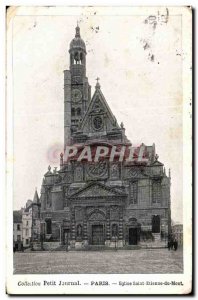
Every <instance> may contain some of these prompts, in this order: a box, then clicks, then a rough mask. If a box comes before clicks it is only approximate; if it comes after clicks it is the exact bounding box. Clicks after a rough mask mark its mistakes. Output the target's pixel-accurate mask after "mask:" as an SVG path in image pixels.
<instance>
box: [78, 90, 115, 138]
mask: <svg viewBox="0 0 198 300" xmlns="http://www.w3.org/2000/svg"><path fill="white" fill-rule="evenodd" d="M97 126H98V127H97ZM112 129H118V130H120V127H119V125H118V123H117V121H116V118H115V116H114V115H113V113H112V111H111V109H110V107H109V106H108V104H107V102H106V100H105V98H104V96H103V94H102V92H101V90H100V89H96V91H95V93H94V95H93V98H92V100H91V102H90V104H89V106H88V108H87V112H86V114H85V115H84V117H83V120H82V121H81V123H80V124H79V131H80V132H83V133H93V132H94V133H96V134H97V133H98V132H105V131H111V130H112Z"/></svg>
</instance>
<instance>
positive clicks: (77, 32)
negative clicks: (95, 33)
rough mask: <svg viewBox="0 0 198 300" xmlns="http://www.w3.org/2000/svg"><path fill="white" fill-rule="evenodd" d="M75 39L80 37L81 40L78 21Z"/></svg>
mask: <svg viewBox="0 0 198 300" xmlns="http://www.w3.org/2000/svg"><path fill="white" fill-rule="evenodd" d="M75 37H76V38H77V37H79V38H80V27H79V26H78V21H77V26H76V34H75Z"/></svg>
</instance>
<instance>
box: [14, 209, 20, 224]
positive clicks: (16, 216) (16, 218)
mask: <svg viewBox="0 0 198 300" xmlns="http://www.w3.org/2000/svg"><path fill="white" fill-rule="evenodd" d="M13 222H14V223H22V211H21V210H14V211H13Z"/></svg>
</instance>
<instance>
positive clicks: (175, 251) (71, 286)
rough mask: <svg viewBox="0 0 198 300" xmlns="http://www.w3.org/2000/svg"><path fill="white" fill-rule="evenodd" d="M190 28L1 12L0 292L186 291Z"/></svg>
mask: <svg viewBox="0 0 198 300" xmlns="http://www.w3.org/2000/svg"><path fill="white" fill-rule="evenodd" d="M191 27H192V9H191V8H190V7H165V6H161V7H97V6H96V7H94V6H92V7H88V6H87V7H83V6H78V7H77V6H76V7H71V6H68V7H56V6H55V7H38V6H35V7H22V6H21V7H9V8H8V10H7V73H8V79H7V116H8V118H7V119H8V123H9V125H7V139H8V142H7V150H8V151H7V153H8V154H7V169H8V171H9V172H8V183H9V182H10V185H9V191H8V193H7V198H8V200H7V201H8V220H9V221H8V222H7V223H9V224H7V226H8V231H9V238H8V254H7V258H8V260H9V264H8V270H7V272H8V276H7V290H8V293H9V294H56V293H58V294H115V293H116V294H137V293H142V294H188V293H190V291H191V284H192V282H191V281H192V278H191V276H192V275H191V274H192V224H191V222H192V212H191V209H192V195H191V194H192V191H191V189H192V187H191V181H192V178H191V172H192V170H191V168H192V167H191V160H192V157H191V151H192V150H191V147H192V145H191V144H192V141H191V133H192V128H191V123H192V108H191V107H192V90H191V84H192V53H191V52H192V49H191V43H192V37H191V35H192V32H191ZM11 186H12V188H11Z"/></svg>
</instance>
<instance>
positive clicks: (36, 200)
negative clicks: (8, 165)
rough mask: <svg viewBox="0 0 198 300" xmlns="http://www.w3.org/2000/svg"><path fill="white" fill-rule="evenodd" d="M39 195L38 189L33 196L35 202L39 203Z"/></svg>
mask: <svg viewBox="0 0 198 300" xmlns="http://www.w3.org/2000/svg"><path fill="white" fill-rule="evenodd" d="M39 201H40V200H39V196H38V193H37V190H36V191H35V193H34V198H33V203H39Z"/></svg>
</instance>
